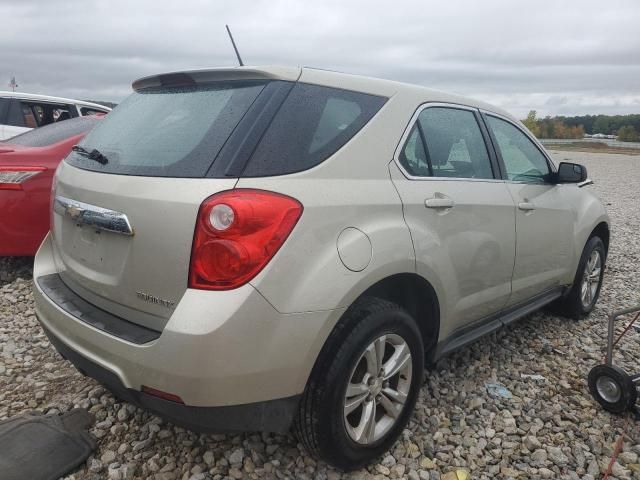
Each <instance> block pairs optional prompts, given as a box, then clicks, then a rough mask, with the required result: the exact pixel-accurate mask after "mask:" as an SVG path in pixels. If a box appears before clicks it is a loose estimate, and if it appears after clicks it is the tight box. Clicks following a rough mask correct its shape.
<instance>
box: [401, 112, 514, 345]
mask: <svg viewBox="0 0 640 480" xmlns="http://www.w3.org/2000/svg"><path fill="white" fill-rule="evenodd" d="M487 139H488V136H487V132H486V130H485V128H484V125H483V123H482V121H481V119H480V114H479V112H478V111H477V110H476V109H472V108H466V107H462V106H459V105H445V104H427V105H426V106H425V107H423V108H422V109H421V110H419V112H418V113H417V114H416V116H415V118H414V121H413V122H412V124H411V127H410V128H409V130H408V132H407V133H406V134H405V139H404V140H403V142H402V144H401V145H402V146H401V149H400V150H399V152H398V153H397V155H396V163H395V164H392V166H391V167H392V178H393V181H394V183H395V185H396V187H397V189H398V192H399V194H400V197H401V199H402V203H403V205H404V214H405V219H406V221H407V223H408V225H409V228H410V230H411V235H412V238H413V243H414V248H415V253H416V262H417V271H418V273H420V274H421V275H423V276H424V277H425V278H427V279H438V281H440V282H441V285H440V288H441V291H442V292H443V295H442V299H441V302H440V308H441V311H442V316H443V318H446V322H443V324H442V326H441V338H444V337H446V336H447V335H448V334H449V333H450V332H452V331H453V330H456V329H458V328H460V327H462V326H464V325H467V324H469V323H472V322H474V321H476V320H479V319H482V318H484V317H488V316H489V315H491V314H494V313H497V312H499V311H500V310H501V309H502V308H503V307H504V305H505V304H506V302H507V300H508V299H509V296H510V294H511V275H512V272H513V261H514V252H515V213H514V210H515V207H514V204H513V200H512V198H511V195H510V194H509V190H508V189H507V187H506V185H505V183H504V181H502V180H501V179H499V174H498V169H497V163H496V161H495V158H494V154H493V151H492V150H491V149H488V148H487ZM398 168H399V169H398Z"/></svg>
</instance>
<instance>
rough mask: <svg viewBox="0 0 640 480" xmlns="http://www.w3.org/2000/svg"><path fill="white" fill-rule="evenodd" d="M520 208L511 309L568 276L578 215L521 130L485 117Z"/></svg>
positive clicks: (544, 159)
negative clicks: (512, 306) (553, 181)
mask: <svg viewBox="0 0 640 480" xmlns="http://www.w3.org/2000/svg"><path fill="white" fill-rule="evenodd" d="M484 117H485V119H486V123H487V125H488V127H489V129H490V132H491V135H492V137H493V139H494V143H495V145H496V150H497V153H498V159H499V161H500V162H501V164H502V168H503V171H504V172H505V177H506V181H507V182H506V185H507V187H508V189H509V191H510V193H511V196H512V197H513V200H514V202H515V204H516V207H517V209H516V232H517V239H516V260H515V266H514V271H513V294H512V296H511V298H510V300H509V305H515V304H518V303H521V302H523V301H525V300H527V299H530V298H531V297H533V296H535V295H537V294H540V293H543V292H544V291H545V290H548V289H551V288H553V287H556V286H559V285H560V282H561V281H562V279H563V278H567V275H568V273H569V269H571V268H572V265H573V264H574V263H573V259H574V248H575V247H574V243H575V242H574V238H575V237H574V225H575V217H576V214H575V211H574V209H573V208H572V203H573V202H572V199H571V198H569V197H568V191H567V189H566V188H564V186H562V185H556V184H554V183H552V182H551V181H550V180H551V174H552V171H553V170H552V164H551V162H550V160H549V159H548V158H547V157H546V155H544V153H543V152H542V150H541V149H540V148H539V147H538V146H537V145H536V144H535V143H534V142H533V141H532V140H531V139H530V138H529V136H528V135H527V134H526V133H525V132H524V130H523V129H522V128H520V127H519V126H517V125H516V124H515V123H513V122H511V121H509V120H508V119H506V118H501V117H498V116H496V115H492V114H485V116H484Z"/></svg>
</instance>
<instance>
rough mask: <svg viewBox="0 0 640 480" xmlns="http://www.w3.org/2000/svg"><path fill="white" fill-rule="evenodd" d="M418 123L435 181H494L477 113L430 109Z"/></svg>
mask: <svg viewBox="0 0 640 480" xmlns="http://www.w3.org/2000/svg"><path fill="white" fill-rule="evenodd" d="M418 122H420V126H421V127H422V131H423V132H424V137H425V142H426V150H427V152H426V153H427V158H428V160H429V162H430V164H431V171H432V175H433V176H434V177H455V178H494V177H493V170H492V169H491V160H490V159H489V154H488V152H487V146H486V144H485V143H484V138H483V136H482V132H481V130H480V126H479V125H478V122H477V120H476V117H475V115H474V113H473V112H471V111H469V110H459V109H456V108H446V107H430V108H426V109H424V110H423V111H422V113H420V116H419V117H418Z"/></svg>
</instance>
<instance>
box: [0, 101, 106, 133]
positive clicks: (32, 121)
mask: <svg viewBox="0 0 640 480" xmlns="http://www.w3.org/2000/svg"><path fill="white" fill-rule="evenodd" d="M110 111H111V109H110V108H109V107H105V106H104V105H99V104H97V103H91V102H84V101H82V100H73V99H70V98H60V97H50V96H48V95H34V94H31V93H22V92H0V140H5V139H7V138H11V137H15V136H16V135H19V134H21V133H24V132H26V131H28V130H31V129H32V128H37V127H42V126H43V125H48V124H50V123H54V122H60V121H62V120H67V119H69V118H74V117H82V116H85V115H95V114H96V113H109V112H110Z"/></svg>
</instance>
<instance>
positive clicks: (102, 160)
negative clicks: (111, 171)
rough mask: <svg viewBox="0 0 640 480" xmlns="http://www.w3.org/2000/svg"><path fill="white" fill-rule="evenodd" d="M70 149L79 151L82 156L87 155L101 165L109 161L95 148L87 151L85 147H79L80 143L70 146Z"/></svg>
mask: <svg viewBox="0 0 640 480" xmlns="http://www.w3.org/2000/svg"><path fill="white" fill-rule="evenodd" d="M71 150H72V151H74V152H76V153H79V154H80V155H82V156H83V157H87V158H88V159H90V160H95V161H96V162H98V163H100V164H102V165H106V164H107V163H109V159H108V158H107V157H106V156H105V155H103V154H102V153H101V152H100V151H99V150H98V149H97V148H94V149H93V150H91V151H89V150H87V149H86V148H84V147H81V146H80V145H74V146H73V147H71Z"/></svg>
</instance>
